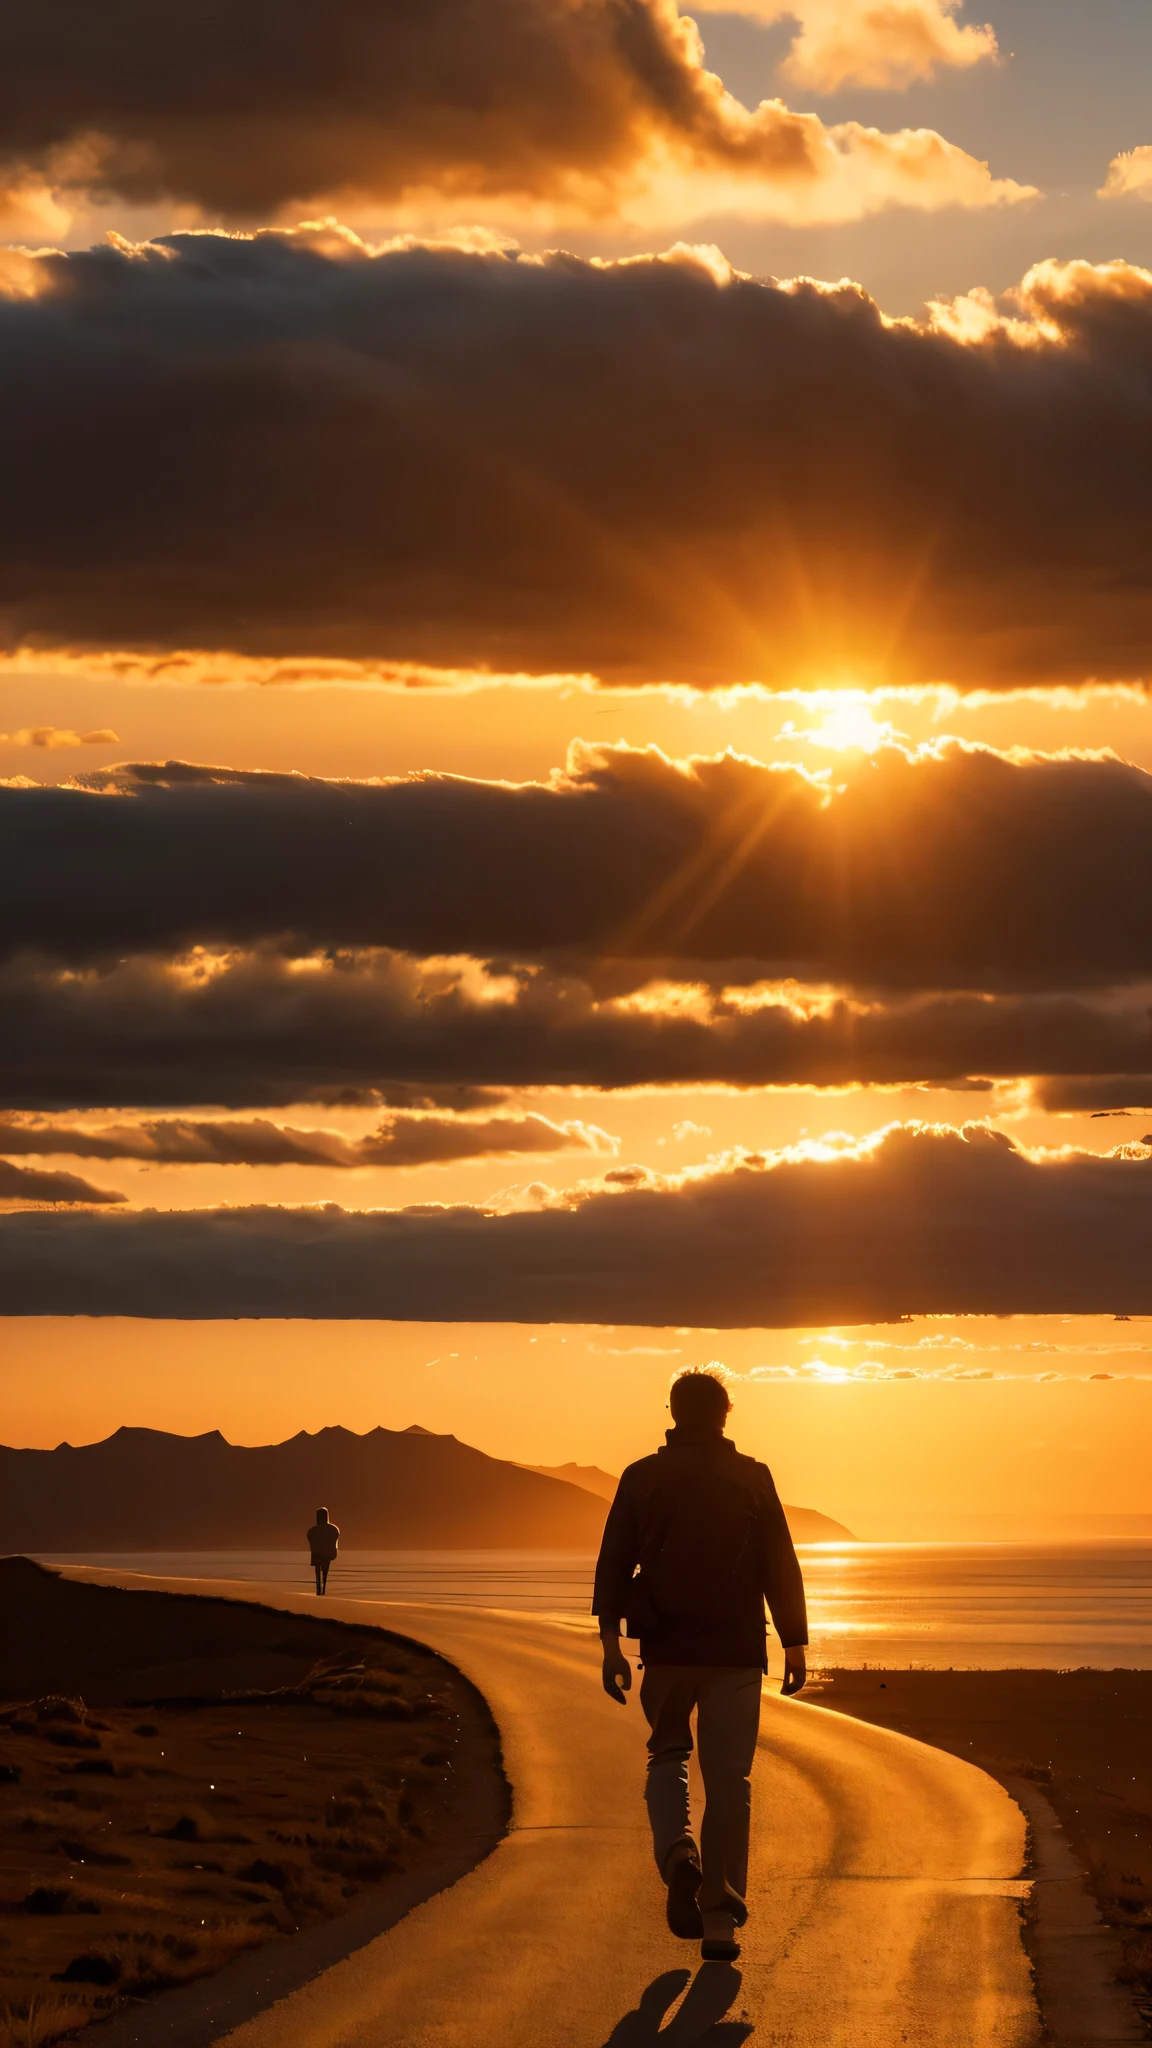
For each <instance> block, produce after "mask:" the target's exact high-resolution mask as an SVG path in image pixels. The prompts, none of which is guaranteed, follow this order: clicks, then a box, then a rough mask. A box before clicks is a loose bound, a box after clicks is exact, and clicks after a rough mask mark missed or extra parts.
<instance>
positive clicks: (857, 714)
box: [807, 701, 892, 754]
mask: <svg viewBox="0 0 1152 2048" xmlns="http://www.w3.org/2000/svg"><path fill="white" fill-rule="evenodd" d="M891 733H892V728H891V726H890V725H881V724H880V723H879V722H878V720H876V719H875V718H873V716H872V713H871V712H870V711H869V709H868V706H867V704H862V703H859V702H851V701H850V702H848V703H846V704H837V706H836V708H835V710H834V711H829V712H828V713H827V714H826V716H825V717H824V718H823V719H822V720H821V722H820V724H819V725H818V726H817V727H816V728H815V730H814V731H812V732H811V733H809V734H808V735H807V737H808V738H809V739H811V740H813V741H814V742H815V744H816V745H817V746H819V747H833V748H834V749H835V750H836V752H837V753H847V752H848V751H850V750H851V749H855V750H856V751H857V752H859V753H862V754H874V753H875V751H876V749H877V747H882V746H883V745H884V742H885V741H886V740H887V739H889V738H890V737H891Z"/></svg>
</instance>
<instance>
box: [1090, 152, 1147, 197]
mask: <svg viewBox="0 0 1152 2048" xmlns="http://www.w3.org/2000/svg"><path fill="white" fill-rule="evenodd" d="M1096 196H1097V198H1099V199H1152V146H1149V144H1148V143H1142V144H1141V146H1140V148H1139V149H1126V150H1124V151H1122V153H1121V154H1120V155H1119V156H1114V157H1113V159H1112V161H1111V163H1110V164H1109V166H1108V176H1107V177H1106V178H1105V180H1104V183H1103V184H1102V185H1101V187H1100V190H1099V192H1098V193H1097V195H1096Z"/></svg>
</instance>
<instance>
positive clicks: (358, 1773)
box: [0, 1582, 499, 2048]
mask: <svg viewBox="0 0 1152 2048" xmlns="http://www.w3.org/2000/svg"><path fill="white" fill-rule="evenodd" d="M69 1590H70V1592H75V1590H76V1589H75V1588H71V1589H69ZM36 1591H37V1587H36V1584H35V1582H34V1583H33V1586H32V1592H33V1595H35V1593H36ZM21 1595H22V1598H23V1600H24V1603H25V1604H24V1607H23V1610H22V1612H23V1615H24V1616H25V1617H26V1615H27V1598H28V1589H27V1587H23V1586H22V1587H21ZM119 1597H120V1598H121V1599H126V1600H127V1601H128V1602H129V1603H135V1602H136V1601H139V1602H140V1603H141V1609H140V1611H141V1612H142V1611H143V1608H144V1606H145V1603H149V1602H152V1601H155V1600H156V1599H157V1597H159V1598H160V1599H161V1600H162V1597H163V1596H149V1595H123V1596H119ZM189 1605H190V1606H191V1607H193V1608H194V1610H195V1611H194V1612H193V1615H192V1619H193V1621H194V1623H195V1624H196V1625H197V1626H198V1628H199V1630H200V1633H201V1637H202V1638H203V1636H204V1633H205V1627H206V1620H207V1619H208V1618H210V1617H207V1616H206V1614H205V1612H204V1610H205V1609H207V1608H208V1606H209V1603H203V1607H201V1606H200V1604H199V1603H189ZM170 1612H171V1609H169V1610H168V1611H167V1613H162V1615H161V1620H162V1621H164V1623H165V1626H166V1627H167V1628H168V1629H169V1631H170V1628H171V1624H170V1620H169V1619H168V1615H170ZM224 1618H225V1620H226V1622H227V1623H228V1624H229V1627H230V1629H231V1631H232V1634H233V1635H234V1634H235V1610H233V1612H232V1613H231V1614H228V1613H227V1612H226V1613H225V1617H224ZM0 1620H2V1616H0ZM262 1625H263V1627H264V1632H265V1634H266V1635H267V1636H268V1637H269V1638H270V1640H269V1642H268V1643H267V1645H265V1647H264V1649H263V1651H262V1655H263V1656H264V1657H265V1668H267V1659H268V1658H271V1659H272V1660H273V1663H274V1664H275V1666H276V1669H277V1670H280V1669H283V1670H284V1672H285V1675H286V1678H287V1683H285V1684H282V1685H277V1684H275V1683H273V1686H272V1689H271V1690H264V1691H261V1690H259V1689H258V1687H257V1686H255V1685H251V1684H250V1682H249V1681H248V1680H246V1679H245V1678H244V1677H243V1676H241V1677H240V1687H242V1688H243V1689H242V1690H241V1689H238V1688H237V1685H236V1679H237V1676H239V1673H238V1671H237V1659H236V1655H235V1644H234V1643H233V1642H230V1643H229V1645H228V1652H229V1662H228V1668H227V1672H226V1676H225V1678H224V1681H223V1682H222V1683H219V1685H218V1689H217V1690H216V1691H215V1693H214V1694H213V1692H212V1690H211V1678H212V1673H211V1669H210V1664H211V1647H210V1643H206V1642H205V1641H203V1640H200V1641H199V1642H198V1643H197V1644H196V1649H197V1659H196V1664H195V1675H196V1677H197V1680H198V1681H199V1683H198V1694H199V1695H200V1696H198V1697H194V1698H189V1697H188V1696H187V1691H186V1686H187V1681H188V1676H189V1673H190V1669H191V1666H190V1663H189V1661H188V1660H187V1659H185V1660H183V1661H181V1662H180V1663H179V1664H176V1663H173V1664H172V1666H171V1667H170V1668H171V1671H172V1679H171V1681H170V1683H171V1685H172V1689H173V1690H176V1689H177V1687H178V1688H179V1693H180V1695H181V1696H179V1697H176V1698H173V1697H171V1694H169V1695H168V1696H165V1694H164V1692H163V1691H162V1690H161V1689H160V1688H159V1687H158V1688H157V1690H156V1691H150V1692H148V1693H146V1694H143V1693H135V1694H134V1695H130V1696H129V1698H128V1699H127V1700H125V1695H124V1692H123V1691H121V1694H120V1698H119V1701H118V1700H117V1699H116V1698H115V1696H112V1697H110V1684H109V1683H105V1685H104V1688H103V1690H102V1691H101V1690H100V1689H99V1688H97V1689H96V1695H95V1696H96V1698H97V1699H99V1700H100V1701H101V1704H100V1705H99V1707H97V1708H93V1707H91V1706H90V1705H87V1704H86V1703H85V1700H84V1697H83V1678H84V1673H83V1669H82V1668H78V1669H77V1670H76V1672H75V1674H74V1676H73V1677H72V1678H71V1679H70V1681H69V1688H68V1691H67V1692H65V1691H64V1688H63V1686H62V1685H61V1686H60V1689H59V1690H58V1691H54V1692H53V1693H51V1694H45V1695H43V1696H42V1697H40V1698H38V1699H32V1700H29V1699H24V1700H23V1701H19V1702H16V1703H14V1704H12V1705H10V1706H7V1707H0V2048H47V2044H48V2043H50V2042H52V2041H54V2040H57V2039H60V2038H61V2037H62V2036H64V2035H67V2034H69V2033H73V2032H76V2031H78V2030H80V2029H82V2028H83V2027H84V2026H85V2025H86V2024H87V2023H88V2022H89V2021H92V2020H97V2019H103V2018H106V2017H107V2016H108V2015H109V2014H110V2013H111V2012H113V2011H115V2010H116V2008H117V2007H118V2006H119V2005H120V2004H121V2003H122V2002H123V2001H124V2000H125V1999H126V1998H130V1999H132V2000H137V1999H139V1998H141V1997H147V1996H149V1995H151V1994H153V1993H156V1992H160V1991H163V1990H166V1989H168V1988H171V1987H174V1986H176V1985H180V1984H184V1983H187V1982H188V1981H190V1980H191V1979H193V1978H197V1977H203V1976H207V1975H210V1974H212V1973H213V1972H215V1971H217V1970H219V1969H221V1968H222V1967H223V1966H224V1965H225V1964H227V1963H229V1962H230V1961H232V1959H233V1958H234V1957H236V1956H237V1955H239V1954H241V1953H242V1952H243V1951H244V1950H246V1949H251V1948H254V1947H258V1946H260V1945H262V1944H263V1943H265V1942H268V1941H272V1940H275V1939H277V1938H280V1937H283V1936H288V1935H291V1934H293V1933H295V1932H297V1931H298V1930H299V1929H301V1928H303V1927H306V1926H308V1925H310V1924H313V1923H315V1922H316V1921H318V1920H322V1919H326V1918H329V1917H331V1916H333V1915H335V1914H338V1913H340V1912H343V1911H345V1910H346V1909H347V1906H348V1903H349V1901H350V1900H351V1899H353V1898H354V1897H355V1896H356V1894H357V1893H358V1892H360V1891H361V1890H362V1889H363V1888H364V1887H365V1886H368V1885H374V1884H378V1883H379V1882H381V1881H382V1880H383V1879H385V1878H387V1877H388V1876H389V1875H390V1874H391V1873H394V1872H399V1871H410V1870H413V1869H416V1868H418V1867H419V1866H420V1864H421V1863H422V1862H423V1861H424V1860H426V1859H428V1858H430V1857H438V1856H440V1855H441V1854H442V1852H443V1850H444V1848H445V1846H446V1845H447V1844H449V1843H450V1842H451V1840H452V1835H453V1832H454V1829H455V1825H456V1822H455V1811H456V1803H455V1795H456V1788H457V1787H458V1786H460V1785H461V1784H462V1783H464V1782H466V1781H467V1780H469V1779H470V1778H471V1777H472V1776H473V1775H474V1774H476V1773H481V1774H484V1775H488V1774H489V1773H496V1772H498V1769H499V1762H498V1749H497V1743H496V1738H495V1731H494V1730H493V1729H492V1726H491V1722H490V1720H489V1719H488V1717H487V1715H486V1714H485V1713H484V1712H483V1709H482V1708H481V1707H480V1706H479V1704H478V1702H477V1701H476V1698H475V1695H473V1694H472V1693H471V1691H470V1689H469V1688H467V1687H466V1686H465V1684H464V1682H463V1681H462V1680H461V1679H460V1678H459V1676H458V1674H457V1673H456V1672H454V1671H453V1670H452V1669H451V1667H450V1666H448V1665H446V1664H444V1663H442V1662H441V1661H440V1659H438V1658H436V1657H434V1656H433V1655H432V1654H431V1653H430V1652H425V1651H422V1650H420V1649H419V1648H418V1647H417V1646H415V1645H410V1644H401V1643H398V1642H395V1641H393V1640H391V1639H389V1638H388V1637H386V1636H383V1635H380V1634H379V1633H377V1632H375V1631H368V1630H365V1631H360V1630H354V1631H353V1630H340V1629H339V1628H335V1627H332V1626H331V1625H328V1624H319V1623H311V1622H301V1621H299V1620H297V1619H295V1618H294V1617H290V1616H280V1617H274V1616H271V1615H269V1616H266V1617H264V1620H263V1624H262ZM55 1640H56V1641H58V1640H59V1637H58V1635H57V1637H56V1638H55ZM149 1647H150V1646H149V1645H148V1644H147V1643H145V1644H144V1645H143V1647H142V1649H141V1652H140V1654H141V1659H142V1662H143V1661H145V1660H146V1655H147V1651H148V1649H149ZM165 1647H167V1645H166V1646H165ZM53 1654H54V1655H55V1656H56V1657H57V1660H58V1651H56V1650H54V1651H53ZM78 1663H79V1660H78ZM160 1675H161V1674H160V1669H159V1666H158V1664H157V1663H156V1661H155V1656H154V1653H153V1661H152V1663H151V1669H150V1672H149V1680H150V1683H152V1684H155V1682H156V1680H157V1678H158V1677H159V1676H160ZM58 1683H59V1681H58Z"/></svg>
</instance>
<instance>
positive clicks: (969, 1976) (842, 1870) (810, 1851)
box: [69, 1568, 1040, 2048]
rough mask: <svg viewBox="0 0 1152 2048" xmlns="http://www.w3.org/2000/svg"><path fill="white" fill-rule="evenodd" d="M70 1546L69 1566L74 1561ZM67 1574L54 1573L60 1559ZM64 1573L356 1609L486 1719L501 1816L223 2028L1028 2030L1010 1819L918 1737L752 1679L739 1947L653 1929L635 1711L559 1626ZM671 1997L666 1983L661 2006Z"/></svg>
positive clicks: (983, 2033) (950, 2033)
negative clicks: (413, 1904)
mask: <svg viewBox="0 0 1152 2048" xmlns="http://www.w3.org/2000/svg"><path fill="white" fill-rule="evenodd" d="M73 1569H74V1568H73ZM69 1575H70V1576H71V1575H72V1572H70V1573H69ZM75 1576H77V1577H81V1576H82V1577H85V1578H98V1579H101V1580H103V1581H105V1582H108V1583H117V1584H122V1585H128V1584H133V1583H134V1584H136V1585H144V1584H147V1585H149V1586H152V1587H160V1586H161V1585H164V1586H168V1587H170V1588H171V1589H172V1590H180V1591H182V1592H188V1591H202V1592H205V1593H208V1592H210V1593H212V1594H213V1595H214V1596H215V1597H217V1598H219V1597H220V1596H221V1594H224V1593H228V1594H233V1595H234V1596H235V1597H237V1598H243V1599H253V1598H258V1599H260V1600H261V1602H262V1603H266V1604H267V1605H269V1606H275V1607H278V1608H290V1609H292V1610H294V1611H297V1612H305V1613H316V1612H322V1613H323V1614H324V1616H325V1618H326V1619H329V1620H345V1621H354V1622H358V1623H360V1624H363V1623H364V1622H365V1621H376V1622H379V1624H380V1626H381V1627H385V1628H391V1629H394V1630H396V1631H398V1632H399V1633H402V1634H405V1635H410V1636H413V1637H416V1638H418V1639H419V1640H420V1641H421V1642H425V1643H428V1644H430V1645H431V1646H432V1647H433V1648H435V1649H437V1650H439V1651H440V1652H441V1653H442V1654H443V1655H444V1656H446V1657H448V1658H450V1659H451V1660H452V1662H453V1663H455V1664H456V1665H458V1666H459V1667H460V1668H461V1669H462V1670H463V1671H464V1672H465V1673H466V1674H467V1675H468V1677H469V1678H471V1679H472V1680H473V1682H474V1683H475V1684H476V1685H477V1686H478V1687H479V1688H480V1690H481V1691H482V1692H483V1694H484V1695H485V1697H486V1699H487V1700H488V1702H489V1705H490V1707H491V1709H492V1712H493V1714H494V1715H495V1718H496V1721H497V1723H498V1725H499V1727H500V1730H501V1736H502V1740H503V1746H504V1755H505V1763H506V1768H507V1772H508V1776H509V1779H510V1780H511V1783H512V1786H513V1794H514V1812H513V1822H512V1827H511V1830H510V1832H509V1834H508V1835H507V1836H506V1837H505V1839H504V1840H503V1841H502V1842H501V1844H500V1846H499V1847H498V1848H497V1849H496V1850H495V1852H494V1853H493V1854H492V1855H491V1856H489V1857H488V1858H487V1860H486V1861H485V1862H483V1863H482V1864H480V1865H479V1866H478V1867H477V1868H476V1869H475V1870H473V1871H472V1872H471V1873H470V1874H469V1875H468V1876H467V1877H465V1878H463V1879H461V1880H460V1881H459V1882H458V1883H456V1884H455V1885H453V1886H452V1887H451V1888H450V1889H449V1890H447V1891H444V1892H441V1893H440V1894H439V1895H438V1896H437V1897H435V1898H433V1899H430V1900H429V1901H427V1903H425V1904H424V1905H421V1906H418V1907H417V1908H416V1909H415V1910H414V1911H413V1912H411V1913H409V1914H408V1915H407V1917H406V1918H405V1919H403V1920H402V1921H400V1922H399V1924H398V1925H397V1926H395V1927H394V1928H392V1929H391V1930H390V1931H389V1932H388V1933H387V1934H384V1935H381V1936H380V1937H379V1938H378V1939H376V1940H374V1941H371V1942H370V1943H369V1944H368V1945H367V1946H366V1947H364V1948H361V1949H359V1950H357V1951H356V1952H355V1953H354V1954H353V1955H351V1956H349V1957H348V1958H347V1959H346V1960H345V1961H343V1962H340V1963H338V1964H336V1965H335V1966H334V1967H332V1968H330V1969H327V1970H325V1971H324V1972H323V1973H322V1974H321V1975H320V1976H319V1977H317V1978H315V1979H314V1980H313V1981H312V1982H311V1983H309V1984H306V1985H304V1986H303V1987H302V1988H301V1989H299V1990H296V1991H293V1992H292V1993H290V1995H289V1996H287V1997H285V1998H283V1999H281V2000H280V2001H279V2002H278V2003H276V2004H274V2005H272V2006H270V2007H269V2008H268V2009H267V2010H266V2011H264V2012H262V2013H260V2014H259V2015H258V2016H257V2017H256V2018H254V2019H252V2020H249V2021H247V2022H245V2023H244V2024H243V2025H241V2026H239V2027H237V2028H236V2029H235V2030H234V2031H233V2032H231V2033H230V2034H228V2035H227V2036H226V2037H225V2038H226V2039H227V2040H228V2042H229V2044H230V2048H655V2044H656V2043H657V2042H659V2043H660V2044H662V2048H697V2044H700V2048H703V2044H709V2048H736V2044H737V2043H740V2042H743V2041H749V2042H750V2043H751V2044H752V2048H1036V2044H1038V2042H1039V2038H1040V2030H1039V2023H1038V2020H1037V2016H1036V2012H1035V2007H1034V2002H1033V1997H1032V1991H1031V1980H1030V1974H1029V1969H1028V1964H1027V1960H1026V1957H1025V1954H1024V1949H1023V1946H1022V1942H1021V1934H1020V1917H1019V1915H1020V1902H1021V1900H1022V1899H1024V1898H1026V1896H1027V1893H1028V1885H1027V1884H1026V1883H1024V1882H1022V1881H1021V1879H1020V1871H1021V1868H1022V1864H1023V1859H1024V1852H1025V1834H1024V1821H1023V1816H1022V1815H1021V1813H1020V1811H1019V1809H1018V1808H1017V1807H1016V1806H1015V1804H1014V1803H1013V1802H1012V1800H1010V1799H1009V1797H1008V1795H1007V1793H1005V1792H1004V1791H1003V1790H1002V1789H1001V1788H1000V1786H999V1785H997V1784H995V1783H994V1782H993V1780H992V1779H990V1778H988V1777H986V1776H985V1775H984V1774H983V1772H981V1771H978V1770H976V1769H974V1768H973V1767H972V1766H971V1765H969V1764H966V1763H963V1762H961V1761H960V1760H959V1759H958V1758H955V1757H951V1756H948V1755H945V1754H944V1753H943V1752H942V1751H939V1750H934V1749H929V1748H926V1747H925V1746H924V1745H923V1744H920V1743H917V1742H913V1741H911V1740H910V1739H908V1738H907V1737H904V1736H900V1735H895V1734H892V1733H890V1732H889V1731H888V1730H886V1729H881V1728H872V1727H869V1726H867V1725H866V1724H864V1723H862V1722H858V1721H853V1720H849V1719H847V1718H846V1717H844V1716H841V1715H839V1714H835V1713H831V1712H829V1711H827V1710H825V1709H823V1708H821V1707H819V1706H817V1705H809V1704H806V1703H804V1702H802V1701H793V1700H781V1699H780V1698H779V1697H778V1696H775V1695H769V1694H766V1696H765V1702H764V1706H765V1711H764V1716H763V1722H762V1730H761V1739H760V1747H759V1751H758V1755H757V1761H756V1767H755V1776H754V1802H755V1804H754V1816H753V1859H752V1868H751V1873H750V1884H749V1905H750V1921H749V1925H748V1927H747V1928H746V1929H745V1931H744V1935H743V1937H742V1940H743V1954H742V1956H741V1959H740V1963H739V1965H737V1966H735V1967H733V1966H730V1965H726V1964H717V1963H712V1964H708V1965H705V1966H701V1965H700V1963H699V1957H698V1950H697V1949H696V1948H695V1947H694V1946H693V1945H692V1944H690V1943H686V1942H679V1941H677V1940H676V1939H675V1938H674V1937H673V1936H672V1935H671V1934H669V1933H668V1931H667V1928H666V1927H665V1925H664V1921H663V1891H662V1887H661V1885H660V1883H659V1880H658V1878H657V1875H656V1871H655V1867H654V1865H653V1862H652V1856H651V1849H650V1845H649V1841H648V1837H647V1833H646V1824H645V1815H644V1809H643V1805H642V1801H641V1786H642V1773H643V1759H644V1752H643V1730H642V1719H641V1715H640V1710H639V1706H638V1704H637V1703H636V1701H635V1698H633V1699H632V1701H630V1703H629V1705H628V1706H627V1708H621V1707H618V1706H616V1705H614V1703H613V1702H612V1701H611V1700H609V1699H608V1698H607V1697H606V1696H605V1695H604V1693H603V1692H602V1690H601V1688H600V1682H599V1661H598V1645H597V1643H596V1641H595V1638H594V1637H593V1635H592V1634H591V1632H590V1629H589V1628H588V1627H587V1626H586V1625H583V1624H578V1623H577V1624H573V1623H571V1622H567V1621H561V1620H551V1619H549V1618H545V1617H541V1616H535V1615H533V1616H525V1615H521V1614H508V1613H499V1612H496V1611H494V1610H491V1609H469V1608H463V1607H455V1608H453V1607H438V1606H424V1605H420V1606H417V1605H413V1604H409V1603H399V1602H368V1601H341V1600H338V1599H335V1598H330V1599H328V1600H326V1601H325V1602H324V1605H323V1608H322V1609H321V1608H320V1605H319V1603H318V1602H317V1601H315V1600H314V1599H312V1598H310V1597H309V1596H306V1595H303V1594H292V1593H290V1592H286V1591H285V1590H284V1589H283V1588H282V1587H272V1586H269V1587H258V1586H252V1585H240V1584H238V1583H237V1584H234V1585H233V1584H225V1583H221V1582H219V1581H213V1582H209V1581H203V1580H201V1581H189V1580H179V1581H159V1580H155V1579H153V1580H147V1581H145V1580H142V1579H133V1578H131V1577H130V1576H129V1575H126V1574H122V1573H112V1572H97V1571H92V1570H89V1571H83V1572H81V1571H79V1570H76V1571H75ZM677 2001H679V2003H677Z"/></svg>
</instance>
